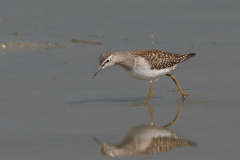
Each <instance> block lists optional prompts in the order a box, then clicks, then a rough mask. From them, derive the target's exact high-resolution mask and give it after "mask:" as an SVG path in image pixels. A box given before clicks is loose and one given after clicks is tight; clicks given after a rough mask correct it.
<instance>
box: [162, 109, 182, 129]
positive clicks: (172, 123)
mask: <svg viewBox="0 0 240 160" xmlns="http://www.w3.org/2000/svg"><path fill="white" fill-rule="evenodd" d="M181 111H182V107H179V110H178V113H177V115H176V116H175V118H174V120H173V121H172V122H171V123H169V124H168V125H165V126H164V127H169V126H171V125H174V124H175V123H176V121H177V119H178V116H179V115H180V113H181Z"/></svg>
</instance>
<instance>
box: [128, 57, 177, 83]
mask: <svg viewBox="0 0 240 160" xmlns="http://www.w3.org/2000/svg"><path fill="white" fill-rule="evenodd" d="M175 67H177V65H175V66H174V67H172V68H165V69H160V70H156V69H154V70H151V67H150V64H149V63H148V61H146V60H145V59H144V58H142V57H138V58H136V59H135V63H134V66H133V67H132V68H131V69H132V70H126V69H125V70H126V71H127V73H128V75H130V76H131V77H133V78H135V79H140V80H145V81H153V80H157V79H158V78H160V77H161V76H163V75H165V74H167V73H169V72H170V71H171V70H172V69H175Z"/></svg>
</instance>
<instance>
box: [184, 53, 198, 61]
mask: <svg viewBox="0 0 240 160" xmlns="http://www.w3.org/2000/svg"><path fill="white" fill-rule="evenodd" d="M195 55H196V53H188V54H187V56H186V60H187V59H189V58H191V57H193V56H195Z"/></svg>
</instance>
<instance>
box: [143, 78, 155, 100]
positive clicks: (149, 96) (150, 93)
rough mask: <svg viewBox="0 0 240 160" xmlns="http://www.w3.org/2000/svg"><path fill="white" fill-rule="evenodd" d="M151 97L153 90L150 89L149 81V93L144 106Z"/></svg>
mask: <svg viewBox="0 0 240 160" xmlns="http://www.w3.org/2000/svg"><path fill="white" fill-rule="evenodd" d="M152 95H153V89H152V82H151V81H150V92H149V95H148V98H147V99H146V101H145V104H147V103H148V101H149V99H150V98H151V97H152Z"/></svg>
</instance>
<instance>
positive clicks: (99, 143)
mask: <svg viewBox="0 0 240 160" xmlns="http://www.w3.org/2000/svg"><path fill="white" fill-rule="evenodd" d="M93 139H94V140H95V141H96V142H97V144H98V145H99V146H102V145H103V143H102V142H101V141H99V140H98V138H97V137H96V136H93Z"/></svg>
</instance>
